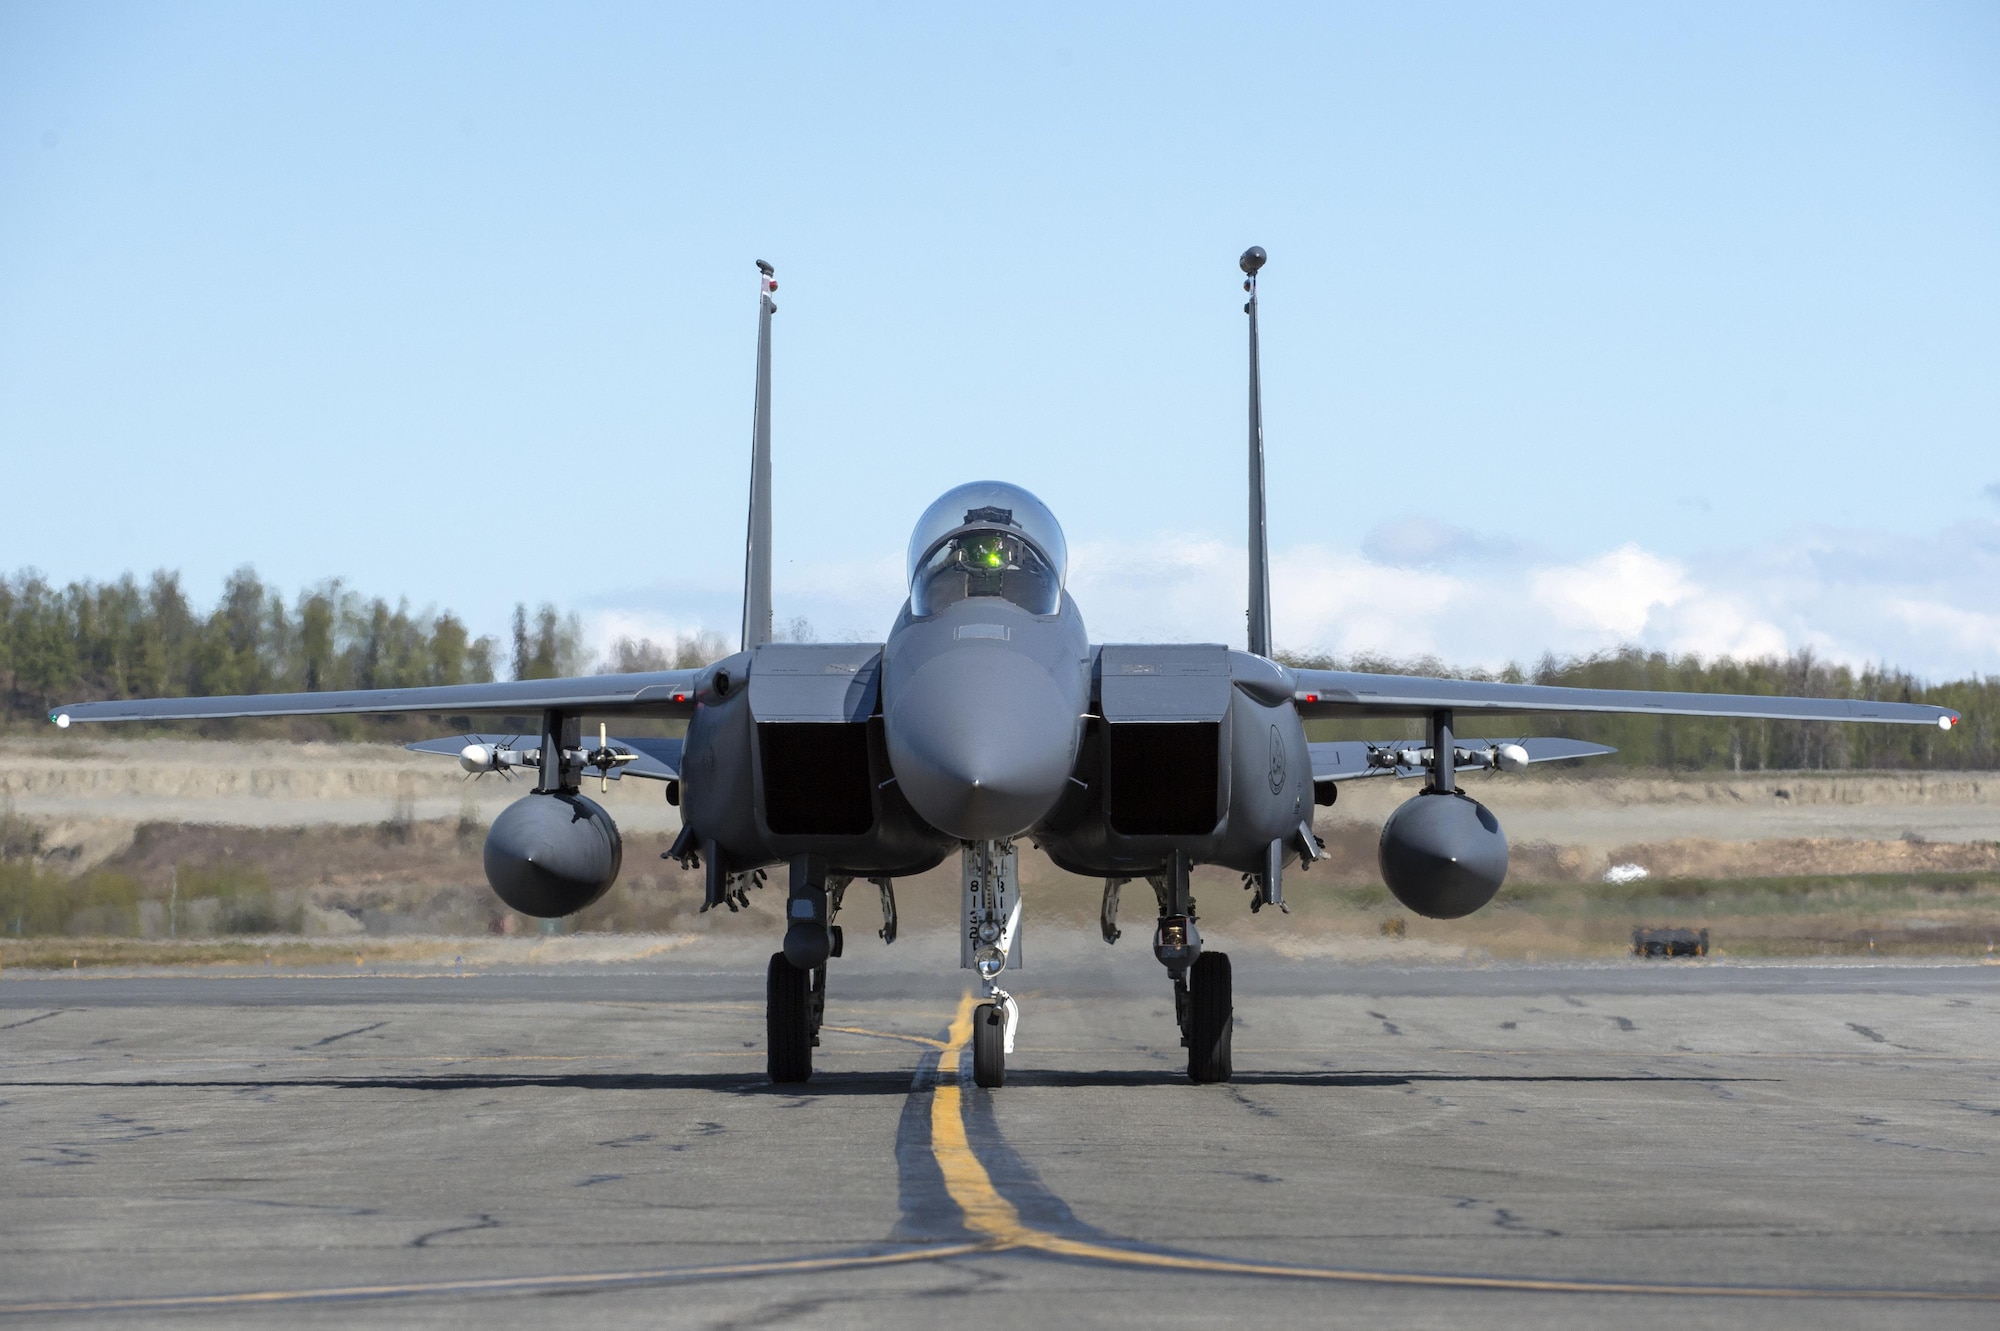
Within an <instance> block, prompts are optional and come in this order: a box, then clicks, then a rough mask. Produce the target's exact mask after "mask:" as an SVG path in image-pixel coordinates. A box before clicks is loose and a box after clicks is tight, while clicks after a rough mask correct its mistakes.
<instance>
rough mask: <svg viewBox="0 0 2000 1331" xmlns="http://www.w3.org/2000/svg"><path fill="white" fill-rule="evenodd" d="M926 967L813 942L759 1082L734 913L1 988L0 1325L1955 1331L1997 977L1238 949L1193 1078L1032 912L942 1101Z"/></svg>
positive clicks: (8, 979)
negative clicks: (1042, 929) (806, 1035)
mask: <svg viewBox="0 0 2000 1331" xmlns="http://www.w3.org/2000/svg"><path fill="white" fill-rule="evenodd" d="M857 951H859V949H857ZM945 956H946V951H945V948H944V947H943V946H942V945H941V944H940V943H938V942H937V941H936V940H928V941H926V940H922V939H911V940H906V941H905V942H904V943H900V944H898V946H897V947H896V948H893V949H889V950H887V951H884V950H883V949H881V948H880V947H879V946H874V947H872V948H871V949H870V950H869V951H868V952H867V953H865V954H863V955H859V956H854V957H850V958H848V959H846V960H844V961H842V962H838V963H836V967H837V969H836V972H835V976H834V981H833V986H832V999H831V1003H830V1006H829V1013H828V1029H827V1031H826V1032H825V1033H824V1040H823V1045H822V1047H821V1048H820V1050H819V1051H818V1065H817V1066H818V1069H819V1071H818V1073H817V1074H816V1076H815V1078H814V1080H813V1081H812V1082H811V1083H810V1084H809V1085H807V1086H804V1087H787V1088H775V1087H772V1086H770V1085H768V1084H767V1083H766V1082H765V1080H764V1077H763V1052H762V1035H763V1031H762V1027H763V1015H762V968H761V957H760V956H758V955H756V954H753V953H750V952H746V951H743V950H742V949H740V948H736V949H733V950H732V949H729V948H725V947H721V946H716V947H700V948H691V949H687V950H684V951H681V952H677V953H675V954H673V955H671V956H670V957H667V958H665V959H664V960H662V961H661V962H658V963H653V964H648V965H642V966H627V967H604V966H589V967H576V968H571V969H564V970H555V971H548V972H539V973H508V974H479V975H457V974H454V973H452V972H451V971H450V970H449V969H447V970H444V971H441V972H428V971H415V970H412V971H403V972H395V973H379V972H369V971H367V970H365V969H363V970H361V971H357V972H354V973H345V972H338V973H329V974H327V975H324V976H300V975H293V974H286V973H283V972H279V973H273V974H260V973H255V972H250V973H221V972H202V973H190V974H182V975H171V976H142V977H122V978H121V977H107V976H92V975H90V974H89V973H79V974H78V975H76V976H67V975H65V976H61V977H34V978H31V977H24V976H21V975H18V974H14V973H8V974H4V975H0V1123H4V1125H5V1135H4V1139H0V1189H4V1192H3V1193H0V1195H4V1198H5V1202H4V1206H0V1323H5V1324H17V1325H25V1324H41V1323H49V1324H60V1325H95V1324H104V1325H138V1324H143V1323H150V1322H157V1321H160V1320H161V1319H162V1318H165V1317H169V1316H178V1317H179V1318H180V1319H181V1320H184V1321H186V1322H188V1323H190V1324H195V1323H199V1324H209V1323H216V1324H224V1325H265V1324H269V1325H277V1324H285V1325H301V1324H303V1325H314V1324H320V1323H343V1324H358V1323H365V1324H368V1325H371V1326H373V1325H391V1326H404V1325H407V1326H454V1325H465V1326H474V1325H477V1326H482V1327H483V1326H493V1325H501V1326H513V1325H521V1326H530V1325H532V1326H540V1325H543V1324H544V1323H546V1322H547V1321H548V1320H550V1319H551V1318H559V1319H560V1320H561V1321H562V1322H563V1323H564V1324H565V1326H566V1327H584V1326H597V1325H624V1324H629V1323H633V1322H637V1321H640V1320H642V1319H643V1320H646V1321H649V1322H663V1323H667V1324H672V1325H704V1326H733V1325H741V1324H752V1323H757V1324H763V1323H769V1322H774V1321H779V1322H785V1323H787V1324H792V1325H802V1326H819V1325H825V1326H851V1325H856V1324H860V1323H864V1322H865V1323H867V1324H869V1325H871V1326H874V1327H883V1328H888V1327H902V1326H918V1325H924V1326H935V1325H937V1324H938V1323H939V1322H940V1321H942V1320H944V1319H957V1318H973V1319H993V1318H1005V1319H1009V1320H1010V1322H1018V1323H1026V1322H1028V1321H1031V1320H1032V1321H1033V1322H1037V1323H1056V1324H1063V1323H1075V1322H1078V1321H1082V1320H1095V1321H1099V1322H1103V1323H1107V1324H1114V1325H1134V1326H1139V1325H1144V1326H1148V1327H1154V1326H1161V1325H1167V1326H1173V1325H1213V1324H1215V1323H1216V1322H1218V1321H1219V1320H1222V1319H1225V1318H1226V1319H1230V1320H1248V1319H1261V1318H1268V1319H1276V1318H1280V1317H1283V1318H1288V1319H1294V1320H1310V1321H1311V1322H1312V1323H1313V1324H1318V1325H1347V1324H1355V1325H1360V1324H1368V1325H1374V1324H1377V1323H1380V1322H1383V1321H1385V1320H1387V1321H1388V1322H1389V1323H1391V1324H1394V1325H1399V1326H1431V1325H1436V1326H1446V1325H1450V1326H1454V1327H1459V1326H1463V1325H1466V1324H1467V1323H1468V1321H1471V1322H1473V1324H1477V1325H1481V1326H1492V1325H1502V1326H1549V1325H1553V1326H1571V1325H1575V1326H1584V1325H1591V1326H1596V1325H1602V1324H1604V1323H1605V1322H1606V1321H1607V1320H1609V1319H1617V1320H1619V1321H1621V1322H1631V1321H1632V1320H1633V1319H1635V1318H1640V1317H1643V1319H1644V1322H1645V1324H1648V1325H1657V1324H1669V1325H1716V1326H1721V1325H1725V1324H1726V1325H1730V1326H1741V1325H1745V1324H1748V1325H1781V1326H1792V1325H1799V1326H1804V1325H1811V1326H1854V1327H1863V1326H1867V1327H1874V1326H1881V1325H1885V1324H1895V1325H1919V1326H1940V1327H1947V1326H1948V1327H1959V1326H1963V1327H1991V1326H1993V1325H1995V1324H1996V1323H2000V1035H1996V1032H2000V967H1995V966H1979V965H1952V966H1936V967H1925V966H1881V967H1864V966H1838V967H1814V966H1795V965H1773V966H1747V965H1743V966H1736V965H1719V964H1703V965H1695V966H1681V965H1676V964H1672V963H1651V964H1647V963H1639V962H1630V963H1621V964H1611V965H1603V966H1546V967H1544V966H1492V967H1483V968H1472V967H1395V966H1388V965H1383V966H1348V967H1332V966H1329V965H1327V964H1325V963H1305V962H1297V961H1287V960H1284V959H1281V958H1279V957H1276V956H1274V955H1271V954H1268V953H1263V952H1252V951H1248V950H1238V951H1237V953H1236V962H1237V975H1238V1000H1237V1016H1238V1025H1237V1030H1236V1033H1235V1049H1236V1067H1237V1076H1236V1079H1235V1080H1234V1082H1233V1083H1231V1084H1229V1085H1226V1086H1206V1087H1196V1086H1192V1085H1190V1084H1188V1083H1187V1081H1186V1080H1185V1077H1184V1075H1183V1071H1184V1066H1185V1063H1184V1060H1185V1054H1184V1051H1182V1050H1181V1049H1180V1048H1179V1047H1178V1037H1177V1033H1176V1031H1175V1029H1174V1026H1173V1022H1172V1016H1171V1000H1170V995H1169V991H1168V989H1167V986H1166V983H1165V980H1164V977H1163V975H1162V973H1161V972H1160V970H1159V968H1158V967H1157V966H1156V965H1155V964H1154V963H1153V961H1152V959H1151V957H1150V956H1149V955H1148V954H1147V953H1146V952H1145V951H1144V950H1143V949H1133V948H1127V947H1124V946H1120V947H1119V948H1117V949H1112V950H1109V951H1107V950H1105V949H1103V948H1102V947H1101V946H1098V947H1097V948H1096V949H1095V950H1086V949H1084V948H1083V947H1082V946H1080V945H1077V944H1073V943H1070V942H1064V943H1062V944H1059V945H1056V946H1052V947H1050V948H1047V949H1044V952H1043V953H1042V954H1037V953H1030V968H1029V969H1028V970H1027V971H1025V972H1023V973H1022V974H1021V975H1020V976H1019V977H1017V984H1016V993H1017V994H1018V995H1020V997H1021V999H1022V1005H1023V1024H1022V1028H1021V1036H1020V1042H1019V1046H1018V1048H1017V1050H1016V1053H1015V1055H1014V1057H1013V1058H1012V1059H1011V1060H1010V1063H1009V1071H1008V1077H1009V1082H1008V1085H1007V1086H1006V1087H1005V1088H1004V1089H1001V1090H998V1091H991V1092H989V1091H983V1090H978V1089H976V1088H973V1087H972V1086H971V1085H970V1080H969V1076H970V1073H969V1065H968V1061H967V1060H966V1059H965V1057H964V1054H965V1042H966V1035H967V1030H968V1011H969V1005H968V1003H967V1002H966V1000H965V997H964V996H965V992H966V985H965V983H964V977H963V976H962V975H961V974H960V973H958V972H956V971H953V970H950V969H949V968H948V967H947V966H944V965H939V964H936V963H938V962H939V961H940V960H942V959H943V958H944V957H945ZM557 1295H561V1296H563V1297H562V1299H561V1302H560V1303H557V1302H554V1301H553V1300H554V1298H555V1296H557Z"/></svg>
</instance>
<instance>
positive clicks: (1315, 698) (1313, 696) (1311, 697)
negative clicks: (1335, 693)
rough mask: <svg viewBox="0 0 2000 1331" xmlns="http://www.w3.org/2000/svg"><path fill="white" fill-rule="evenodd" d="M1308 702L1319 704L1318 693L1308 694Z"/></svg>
mask: <svg viewBox="0 0 2000 1331" xmlns="http://www.w3.org/2000/svg"><path fill="white" fill-rule="evenodd" d="M1306 701H1307V702H1318V701H1319V695H1318V694H1317V693H1308V694H1307V695H1306Z"/></svg>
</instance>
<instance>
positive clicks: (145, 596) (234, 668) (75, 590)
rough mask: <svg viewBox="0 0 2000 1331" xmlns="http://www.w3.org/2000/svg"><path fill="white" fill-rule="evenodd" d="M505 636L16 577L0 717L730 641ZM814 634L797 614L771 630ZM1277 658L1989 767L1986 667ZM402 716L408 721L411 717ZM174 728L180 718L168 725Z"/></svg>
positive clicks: (1686, 724) (1800, 752)
mask: <svg viewBox="0 0 2000 1331" xmlns="http://www.w3.org/2000/svg"><path fill="white" fill-rule="evenodd" d="M511 630H512V631H511V634H510V635H509V640H508V641H505V642H502V641H500V640H497V639H496V638H494V637H492V636H474V635H473V634H472V633H471V631H470V630H469V629H468V628H467V627H466V624H465V622H464V621H463V620H462V619H460V618H459V617H458V616H457V615H455V614H453V613H452V612H451V611H449V610H438V609H436V608H434V607H426V608H424V609H422V610H413V609H412V608H411V606H410V603H409V602H408V601H407V600H398V601H397V602H396V603H395V604H393V605H392V604H390V602H388V601H387V600H385V599H383V598H382V597H369V596H364V595H362V594H361V593H360V592H358V591H355V590H354V589H352V588H350V587H348V586H347V585H346V584H345V583H344V582H342V581H340V580H338V579H329V580H327V581H325V582H321V583H317V584H315V585H313V586H311V587H308V588H306V589H304V590H302V591H300V592H298V593H297V594H296V595H294V596H291V597H290V598H287V597H286V596H285V594H284V593H283V592H282V591H281V590H280V589H278V588H276V587H272V586H269V585H267V584H266V583H264V582H263V581H262V580H260V579H259V578H258V576H257V574H256V572H255V571H254V570H253V569H251V568H248V567H245V568H242V569H239V570H237V571H236V572H235V573H233V574H231V575H230V576H229V578H228V579H227V581H226V582H225V583H224V585H223V589H222V594H221V596H220V597H219V598H218V599H217V600H216V602H215V603H214V604H213V605H211V606H208V607H205V608H204V607H200V606H197V605H196V604H195V603H194V602H193V601H191V600H190V598H189V596H188V594H187V592H186V590H185V589H184V588H183V586H182V585H181V579H180V576H179V574H177V573H172V572H168V571H165V570H162V571H160V572H156V573H154V574H153V575H152V576H151V578H149V579H147V580H146V581H145V582H143V583H141V582H140V581H139V580H138V579H136V578H134V577H133V576H131V575H129V574H128V575H126V576H125V577H123V578H120V579H118V580H116V581H114V582H90V581H81V582H72V583H70V584H68V585H67V586H62V587H58V586H55V585H53V584H51V583H50V582H48V581H47V580H46V579H44V578H43V577H41V576H40V575H39V574H37V573H35V572H33V571H27V572H23V573H19V574H16V575H14V576H12V577H6V576H0V726H4V727H5V728H7V729H10V730H14V731H17V732H19V731H24V730H26V731H33V732H40V730H41V728H42V727H44V726H46V725H47V723H48V713H49V709H50V708H51V707H53V706H55V705H57V704H60V703H65V702H84V701H90V700H94V699H100V698H145V697H202V696H209V695H215V694H225V693H268V692H288V691H303V692H320V691H326V690H332V689H370V688H406V687H411V686H415V685H424V684H464V683H476V682H483V681H487V680H492V679H495V678H498V677H500V672H502V671H505V672H506V674H507V677H509V678H513V679H549V678H555V677H559V676H565V675H577V674H584V673H587V672H589V671H591V670H598V671H604V672H612V671H621V672H628V671H641V670H667V669H677V668H685V667H689V666H696V665H702V664H705V663H707V662H709V661H712V660H715V659H717V658H719V657H721V656H723V655H725V654H726V653H727V651H728V650H729V647H728V643H727V641H726V640H725V639H724V638H723V637H722V636H721V635H720V634H717V633H714V632H701V633H685V634H682V635H680V636H679V637H678V638H676V639H675V640H674V641H672V642H669V643H659V642H654V641H652V640H650V639H643V638H642V639H634V638H629V637H628V638H621V639H619V640H618V641H616V642H614V643H613V644H611V646H610V648H609V650H608V651H607V652H606V654H605V656H604V657H603V658H602V659H601V660H597V659H593V658H592V655H591V653H590V651H589V650H588V647H587V645H586V643H585V640H584V634H583V629H582V623H581V621H580V620H579V618H578V617H577V616H576V615H574V614H568V615H565V614H563V613H562V612H560V611H559V610H558V609H557V608H556V607H555V606H553V605H546V604H545V605H542V606H540V607H539V608H537V609H535V610H532V611H531V610H530V609H529V608H528V607H527V606H526V605H520V606H517V607H515V610H514V616H513V622H512V625H511ZM780 636H781V637H783V638H789V639H792V640H795V641H809V640H811V638H812V627H811V625H810V624H808V623H806V621H804V620H793V621H791V622H790V623H788V624H786V625H785V626H784V631H783V632H781V634H780ZM1280 655H1281V659H1283V660H1285V661H1286V662H1288V663H1289V664H1292V665H1302V666H1319V667H1331V668H1345V669H1350V670H1373V671H1387V672H1391V673H1402V674H1425V675H1447V676H1453V677H1457V678H1465V679H1501V680H1507V681H1511V682H1515V683H1535V684H1562V685H1571V686H1576V687H1582V688H1616V689H1672V690H1683V691H1687V692H1693V693H1751V694H1767V695H1791V696H1801V695H1811V696H1817V697H1833V698H1872V699H1887V700H1893V701H1899V702H1924V703H1933V704H1936V705H1938V706H1942V707H1950V708H1953V709H1955V710H1956V711H1958V712H1959V713H1960V714H1961V715H1962V716H1963V718H1964V720H1963V723H1962V724H1961V725H1960V726H1959V727H1958V728H1957V729H1956V730H1953V731H1950V732H1946V731H1940V730H1935V729H1932V728H1929V727H1915V726H1880V725H1828V724H1808V723H1802V722H1782V721H1728V720H1721V719H1710V718H1691V717H1690V718H1671V719H1670V718H1665V717H1654V716H1550V717H1540V718H1534V719H1532V720H1529V719H1527V718H1510V719H1507V720H1503V721H1495V722H1492V723H1490V724H1483V725H1474V724H1472V723H1471V722H1470V719H1469V718H1468V724H1467V728H1466V733H1467V734H1469V735H1472V734H1477V735H1486V736H1499V735H1517V734H1520V733H1523V731H1524V730H1528V731H1531V732H1532V733H1534V734H1541V735H1564V736H1571V737H1574V738H1577V739H1586V740H1592V741H1595V742H1597V743H1600V744H1610V745H1613V746H1614V747H1616V748H1617V749H1618V757H1617V758H1616V759H1615V760H1613V761H1615V762H1616V763H1618V764H1621V765H1624V766H1629V767H1652V768H1670V769H1680V770H1690V771H1694V770H1706V771H1716V770H1722V771H1728V770H1738V771H1760V770H1761V771H1770V770H1793V769H1800V768H1807V769H1831V770H1838V769H1924V768H1943V769H1965V768H1971V769H1991V768H1994V767H2000V733H1997V732H2000V725H1996V722H2000V677H1987V678H1983V679H1980V678H1974V679H1964V680H1957V681H1953V682H1950V683H1944V684H1927V683H1925V682H1924V681H1921V680H1918V679H1916V678H1915V677H1914V676H1912V675H1910V674H1909V673H1908V672H1907V671H1903V670H1897V669H1895V668H1893V667H1889V666H1869V667H1865V668H1863V669H1859V670H1856V669H1854V668H1852V667H1849V666H1844V665H1833V664H1829V663H1827V662H1825V661H1822V660H1820V659H1819V658H1818V657H1816V656H1815V655H1814V654H1813V653H1812V652H1811V651H1801V652H1795V653H1793V654H1792V655H1790V656H1786V657H1769V658H1764V659H1759V660H1746V661H1738V660H1733V659H1731V658H1728V657H1723V658H1720V659H1716V660H1703V659H1701V658H1699V657H1696V656H1692V655H1688V656H1672V655H1668V654H1666V653H1662V652H1646V651H1641V650H1640V649H1638V648H1634V647H1628V648H1623V649H1620V650H1618V651H1615V652H1605V653H1599V654H1595V655H1591V656H1584V657H1568V658H1557V657H1554V656H1545V657H1544V658H1543V659H1542V660H1541V661H1540V662H1539V663H1537V664H1536V665H1535V666H1534V667H1533V668H1532V669H1528V668H1523V667H1518V666H1509V667H1507V668H1506V669H1504V670H1501V671H1497V672H1485V671H1478V670H1461V669H1454V668H1453V667H1451V666H1449V665H1447V664H1445V663H1443V662H1440V661H1437V660H1434V659H1428V658H1426V659H1418V660H1412V661H1397V660H1391V659H1388V658H1382V657H1355V658H1349V659H1347V660H1344V661H1343V660H1336V659H1335V658H1332V657H1327V656H1311V655H1301V654H1288V653H1281V654H1280ZM1394 725H1395V723H1393V722H1391V723H1386V725H1385V723H1383V722H1379V721H1378V722H1372V723H1363V722H1341V723H1337V724H1333V725H1330V726H1327V725H1315V727H1314V732H1315V738H1334V737H1349V736H1352V737H1356V738H1401V736H1400V735H1398V734H1396V733H1395V731H1394V729H1393V727H1394ZM412 727H414V728H415V729H412ZM434 728H435V727H434V725H432V723H430V722H428V721H424V720H422V719H414V718H413V719H404V718H394V717H389V718H382V717H329V718H301V719H298V720H291V721H278V722H257V723H241V722H224V723H206V724H204V725H202V726H200V727H198V728H197V732H196V733H202V734H209V735H249V734H289V735H298V736H329V737H345V738H379V739H385V740H386V739H394V738H401V737H403V736H404V732H405V731H409V732H410V733H411V734H414V733H416V731H418V730H421V731H423V732H424V733H429V731H430V730H431V729H434ZM176 729H177V730H179V731H180V732H181V733H186V730H185V728H184V727H176Z"/></svg>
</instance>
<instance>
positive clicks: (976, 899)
mask: <svg viewBox="0 0 2000 1331" xmlns="http://www.w3.org/2000/svg"><path fill="white" fill-rule="evenodd" d="M959 863H960V872H959V878H960V883H961V885H962V888H963V892H962V900H963V904H964V910H963V914H962V919H961V921H960V926H961V927H960V929H959V940H958V941H959V948H958V964H959V965H960V966H961V967H964V968H965V969H968V970H976V971H978V972H979V982H980V991H981V993H982V995H983V996H984V998H985V1001H984V1002H982V1003H981V1004H979V1006H978V1007H976V1008H974V1009H973V1012H972V1036H973V1039H972V1080H973V1082H974V1083H975V1084H977V1085H980V1086H989V1087H992V1086H1001V1085H1004V1084H1005V1083H1006V1080H1007V1055H1008V1054H1011V1053H1013V1052H1014V1030H1015V1028H1016V1027H1017V1026H1019V1025H1020V1022H1021V1009H1020V1005H1019V1004H1018V1003H1016V1002H1015V1001H1014V996H1013V995H1012V994H1010V993H1008V992H1007V991H1006V990H1005V989H1002V988H1001V987H1000V983H999V981H1000V975H1001V972H1003V971H1005V970H1006V969H1007V968H1008V967H1010V966H1011V967H1014V968H1015V969H1017V970H1018V969H1019V968H1020V965H1021V891H1020V878H1019V875H1018V857H1017V856H1016V854H1015V852H1014V843H1013V842H1011V841H1005V840H993V841H968V842H967V843H965V847H964V850H963V852H962V853H961V857H960V861H959Z"/></svg>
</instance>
